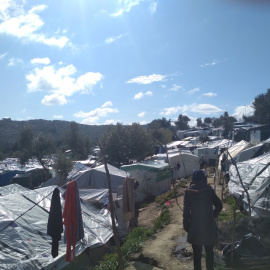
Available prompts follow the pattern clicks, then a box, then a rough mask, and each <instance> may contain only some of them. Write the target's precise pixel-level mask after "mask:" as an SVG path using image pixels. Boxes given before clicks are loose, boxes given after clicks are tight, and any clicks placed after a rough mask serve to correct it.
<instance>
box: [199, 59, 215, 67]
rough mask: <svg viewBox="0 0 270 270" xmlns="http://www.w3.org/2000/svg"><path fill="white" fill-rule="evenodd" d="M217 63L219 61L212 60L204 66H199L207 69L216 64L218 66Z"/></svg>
mask: <svg viewBox="0 0 270 270" xmlns="http://www.w3.org/2000/svg"><path fill="white" fill-rule="evenodd" d="M218 63H219V61H217V60H213V61H212V62H210V63H206V64H202V65H200V67H209V66H215V65H216V64H218Z"/></svg>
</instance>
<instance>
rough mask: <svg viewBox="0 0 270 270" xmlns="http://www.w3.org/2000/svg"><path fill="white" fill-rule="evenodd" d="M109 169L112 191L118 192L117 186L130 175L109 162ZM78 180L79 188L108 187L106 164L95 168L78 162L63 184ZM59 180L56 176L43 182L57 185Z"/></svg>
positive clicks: (47, 184) (48, 184)
mask: <svg viewBox="0 0 270 270" xmlns="http://www.w3.org/2000/svg"><path fill="white" fill-rule="evenodd" d="M108 170H109V173H110V180H111V188H112V192H113V193H116V192H117V188H118V187H119V186H122V185H123V183H124V180H125V178H126V177H127V176H128V174H127V173H126V172H124V171H123V170H120V169H118V168H116V167H114V166H112V165H109V164H108ZM71 180H76V182H77V184H78V187H79V189H81V188H88V189H108V188H109V186H108V179H107V175H106V170H105V165H104V164H102V165H99V166H97V167H94V168H90V167H88V166H85V165H83V164H81V163H80V162H77V163H76V164H75V165H74V167H73V169H72V171H71V172H70V173H69V174H68V176H67V179H66V181H65V182H64V183H62V184H61V185H64V184H67V183H68V181H71ZM58 181H59V177H58V176H56V177H54V178H52V179H49V180H48V181H46V182H44V183H43V184H42V186H43V187H45V186H50V185H56V184H57V183H58Z"/></svg>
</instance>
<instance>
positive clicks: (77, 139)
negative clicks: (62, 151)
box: [63, 121, 91, 159]
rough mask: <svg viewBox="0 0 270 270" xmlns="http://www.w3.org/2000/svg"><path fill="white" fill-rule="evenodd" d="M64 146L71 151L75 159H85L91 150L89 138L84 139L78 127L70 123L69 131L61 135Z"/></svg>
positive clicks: (74, 123)
mask: <svg viewBox="0 0 270 270" xmlns="http://www.w3.org/2000/svg"><path fill="white" fill-rule="evenodd" d="M63 141H64V145H65V146H66V147H67V148H69V150H71V151H72V155H73V157H74V158H75V159H86V158H87V155H88V154H89V152H90V149H91V142H90V138H88V137H85V136H83V135H82V134H81V132H80V130H79V125H78V124H77V123H76V122H74V121H72V122H71V123H70V127H69V130H68V131H66V133H64V135H63Z"/></svg>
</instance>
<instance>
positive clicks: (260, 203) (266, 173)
mask: <svg viewBox="0 0 270 270" xmlns="http://www.w3.org/2000/svg"><path fill="white" fill-rule="evenodd" d="M236 165H237V169H238V172H239V175H240V177H241V179H242V182H243V185H244V187H245V189H247V191H248V194H249V198H250V206H251V215H252V216H269V214H270V152H268V153H265V154H264V155H261V156H259V157H256V158H253V159H250V160H247V161H244V162H238V163H237V164H236ZM229 176H230V181H229V183H228V188H229V192H230V193H231V194H232V195H233V196H234V197H235V198H236V199H237V200H238V202H239V203H240V204H241V205H242V206H243V208H244V209H245V210H246V211H248V210H249V207H248V198H247V195H246V193H245V191H244V189H243V187H242V185H241V182H240V178H239V176H238V173H237V170H236V167H235V166H233V165H232V166H231V167H230V169H229Z"/></svg>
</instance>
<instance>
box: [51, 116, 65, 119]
mask: <svg viewBox="0 0 270 270" xmlns="http://www.w3.org/2000/svg"><path fill="white" fill-rule="evenodd" d="M53 119H63V115H54V116H53Z"/></svg>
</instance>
